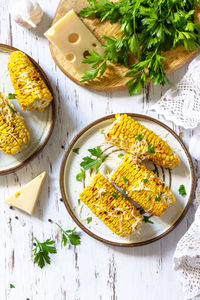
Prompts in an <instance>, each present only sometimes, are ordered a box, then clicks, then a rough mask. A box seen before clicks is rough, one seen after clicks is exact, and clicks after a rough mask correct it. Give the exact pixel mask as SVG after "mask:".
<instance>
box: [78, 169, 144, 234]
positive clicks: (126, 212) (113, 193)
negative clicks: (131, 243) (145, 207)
mask: <svg viewBox="0 0 200 300" xmlns="http://www.w3.org/2000/svg"><path fill="white" fill-rule="evenodd" d="M80 200H82V201H83V203H85V204H86V205H87V206H88V207H89V208H90V209H91V211H92V212H93V213H94V214H95V215H96V216H97V217H98V218H99V219H101V220H102V221H103V222H104V223H105V224H106V225H107V226H108V227H109V228H110V229H111V230H112V231H113V232H114V233H116V234H118V235H119V236H121V237H126V236H128V235H131V234H132V233H134V231H135V230H136V229H137V228H138V226H139V224H140V223H141V222H142V217H141V215H140V213H139V212H138V211H137V209H135V207H134V206H133V205H132V204H131V203H130V202H129V201H128V200H127V199H126V198H124V197H123V196H122V195H121V194H120V192H118V191H117V190H116V189H115V188H114V187H113V186H112V184H111V183H110V182H109V181H108V180H107V179H106V178H105V177H104V176H103V175H101V174H99V173H98V174H97V175H96V176H95V177H94V179H93V181H92V183H91V184H90V185H89V186H88V187H87V188H86V189H84V190H83V192H82V193H81V194H80Z"/></svg>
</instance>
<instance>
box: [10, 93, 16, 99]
mask: <svg viewBox="0 0 200 300" xmlns="http://www.w3.org/2000/svg"><path fill="white" fill-rule="evenodd" d="M16 97H17V95H16V94H12V93H9V94H8V99H16Z"/></svg>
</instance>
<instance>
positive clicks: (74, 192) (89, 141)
mask: <svg viewBox="0 0 200 300" xmlns="http://www.w3.org/2000/svg"><path fill="white" fill-rule="evenodd" d="M128 115H130V116H131V117H133V118H134V119H136V120H137V121H139V122H140V123H142V124H143V125H144V126H146V127H147V128H149V129H151V130H153V131H154V132H155V133H156V134H157V135H159V136H160V137H162V138H163V139H165V140H166V141H167V142H168V144H169V145H170V146H171V147H172V149H173V150H174V151H175V152H176V153H177V154H178V155H179V157H180V159H181V165H180V166H177V167H175V168H174V170H172V171H169V170H166V169H163V168H161V167H157V169H158V174H159V176H160V177H161V178H162V180H164V181H165V182H166V184H167V185H169V186H170V187H171V190H172V192H173V193H174V195H175V197H176V204H175V205H173V206H171V207H170V208H169V209H168V210H167V211H166V212H165V214H164V215H163V216H161V217H159V218H158V217H152V219H151V220H152V221H153V222H154V224H149V223H147V224H145V223H143V224H142V226H141V228H140V233H139V234H137V235H134V236H133V237H131V238H129V239H123V238H121V237H119V236H117V235H115V234H114V233H112V231H111V230H110V229H109V228H107V227H106V226H105V225H104V224H103V222H102V221H101V220H99V219H98V218H97V217H96V216H95V215H94V214H93V213H92V212H91V211H90V210H89V209H88V208H87V206H86V205H84V204H81V205H78V202H77V200H78V198H79V193H80V192H81V191H82V189H83V186H82V183H80V182H77V181H76V174H77V173H79V172H80V162H81V161H82V157H84V156H87V155H88V149H89V148H94V147H96V146H97V145H102V144H103V143H104V136H103V134H101V131H102V130H105V129H106V128H107V127H108V126H110V125H111V123H112V122H113V121H114V115H110V116H107V117H104V118H101V119H99V120H97V121H95V122H93V123H91V124H90V125H88V126H87V127H86V128H84V129H83V130H82V131H81V132H80V133H79V134H78V135H77V136H76V137H75V138H74V139H73V141H72V142H71V144H70V146H69V148H68V150H67V152H66V154H65V156H64V159H63V162H62V165H61V170H60V189H61V194H62V197H63V201H64V203H65V206H66V208H67V210H68V212H69V214H70V215H71V217H72V218H73V220H74V221H75V222H76V223H77V225H78V226H79V227H80V228H81V229H82V230H84V231H85V232H86V233H88V234H89V235H90V236H92V237H93V238H95V239H97V240H99V241H102V242H105V243H108V244H111V245H116V246H123V247H129V246H131V247H134V246H140V245H144V244H148V243H151V242H154V241H156V240H158V239H160V238H162V237H163V236H165V235H166V234H167V233H169V232H170V231H171V230H173V229H174V228H175V227H176V225H177V224H178V223H179V222H180V221H181V220H182V219H183V217H184V215H185V214H186V212H187V210H188V207H189V205H190V203H191V200H192V196H193V193H194V184H195V179H194V168H193V164H192V159H191V157H190V155H189V153H188V151H187V149H186V147H185V146H184V144H183V142H182V141H181V139H180V138H179V137H178V136H177V134H176V133H175V132H174V131H173V130H172V129H170V128H169V127H168V126H166V125H165V124H163V123H162V122H160V121H158V120H156V119H153V118H151V117H149V116H145V115H140V114H130V113H129V114H128ZM74 148H80V150H79V154H78V155H77V154H75V153H74V152H73V151H72V150H73V149H74ZM105 164H106V161H105ZM147 166H148V167H149V168H151V169H153V168H155V166H154V165H153V164H151V163H148V164H147ZM103 169H104V170H108V169H110V166H109V165H107V166H106V165H104V166H103V167H102V170H101V171H102V172H104V170H103ZM181 184H184V185H185V187H186V191H187V195H186V196H184V197H183V196H180V195H179V193H178V188H179V186H180V185H181ZM88 217H92V222H90V223H89V224H88V223H87V218H88Z"/></svg>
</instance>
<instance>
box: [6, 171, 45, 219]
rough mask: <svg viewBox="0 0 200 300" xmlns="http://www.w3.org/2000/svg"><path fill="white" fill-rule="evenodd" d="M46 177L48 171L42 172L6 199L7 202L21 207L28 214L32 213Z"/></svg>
mask: <svg viewBox="0 0 200 300" xmlns="http://www.w3.org/2000/svg"><path fill="white" fill-rule="evenodd" d="M45 177H46V172H43V173H41V174H40V175H39V176H37V177H36V178H34V179H33V180H32V181H30V182H29V183H27V184H26V185H25V186H24V187H22V188H21V189H20V190H19V191H17V192H16V193H15V194H13V195H12V196H10V197H9V198H8V199H6V200H5V203H6V204H8V205H11V206H14V207H16V208H19V209H21V210H23V211H25V212H27V213H28V214H30V215H32V214H33V212H34V209H35V206H36V203H37V201H38V198H39V195H40V191H41V188H42V185H43V182H44V180H45Z"/></svg>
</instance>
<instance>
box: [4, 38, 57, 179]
mask: <svg viewBox="0 0 200 300" xmlns="http://www.w3.org/2000/svg"><path fill="white" fill-rule="evenodd" d="M1 47H2V48H6V49H9V50H13V51H21V52H23V53H25V54H26V55H27V56H28V58H29V59H30V61H31V62H32V63H33V65H34V66H35V67H36V68H37V69H38V70H39V72H40V73H41V75H42V77H43V78H44V79H45V83H46V84H47V86H48V88H49V90H50V92H51V93H52V96H53V100H52V102H51V105H52V122H51V126H50V129H49V132H48V135H47V136H46V138H45V140H44V141H43V143H42V144H41V145H40V146H39V148H37V149H36V150H35V152H34V153H33V154H31V155H30V156H29V157H28V158H27V159H25V160H24V161H23V162H21V163H20V164H19V165H18V166H16V167H12V168H9V169H5V170H3V171H0V176H1V175H6V174H10V173H13V172H15V171H16V170H18V169H21V168H23V167H24V166H25V165H26V164H27V163H29V162H30V161H31V160H33V159H34V158H35V157H36V156H37V155H38V154H39V153H40V152H41V150H42V149H43V148H44V147H45V146H46V144H47V142H48V140H49V139H50V137H51V135H52V132H53V129H54V125H55V119H56V104H55V96H54V92H53V88H52V86H51V83H50V81H49V79H48V77H47V75H46V73H45V72H44V70H43V69H42V67H40V65H39V64H38V63H37V62H36V61H35V60H34V59H33V58H32V57H31V56H29V55H28V54H27V53H26V52H24V51H22V50H20V49H18V48H15V47H13V46H11V45H7V44H2V43H0V48H1Z"/></svg>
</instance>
